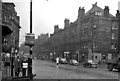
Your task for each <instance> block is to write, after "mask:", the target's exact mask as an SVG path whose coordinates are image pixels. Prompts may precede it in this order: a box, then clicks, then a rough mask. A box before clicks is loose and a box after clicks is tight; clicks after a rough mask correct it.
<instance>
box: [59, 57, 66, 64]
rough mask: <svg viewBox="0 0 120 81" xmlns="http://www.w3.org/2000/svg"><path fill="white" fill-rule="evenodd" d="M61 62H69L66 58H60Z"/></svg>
mask: <svg viewBox="0 0 120 81" xmlns="http://www.w3.org/2000/svg"><path fill="white" fill-rule="evenodd" d="M59 62H60V64H67V60H66V58H60V61H59Z"/></svg>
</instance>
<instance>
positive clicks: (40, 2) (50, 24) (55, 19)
mask: <svg viewBox="0 0 120 81" xmlns="http://www.w3.org/2000/svg"><path fill="white" fill-rule="evenodd" d="M2 1H3V2H13V3H15V6H16V7H15V9H16V11H17V13H18V16H20V26H21V27H22V28H21V30H20V43H22V42H24V41H25V39H24V38H25V37H24V36H25V33H29V27H30V24H29V22H30V18H29V17H30V16H29V12H30V0H2ZM119 1H120V0H33V33H35V35H36V37H37V36H38V35H39V34H41V33H53V31H54V25H56V24H58V25H59V27H60V28H63V27H64V19H65V18H68V19H70V22H74V21H75V20H76V19H77V16H78V8H79V7H80V6H81V7H84V8H85V12H87V11H88V10H89V9H91V8H92V4H94V3H95V2H97V5H98V6H99V7H101V8H102V9H104V6H109V9H110V13H111V14H112V15H114V16H115V14H116V10H117V9H118V2H119Z"/></svg>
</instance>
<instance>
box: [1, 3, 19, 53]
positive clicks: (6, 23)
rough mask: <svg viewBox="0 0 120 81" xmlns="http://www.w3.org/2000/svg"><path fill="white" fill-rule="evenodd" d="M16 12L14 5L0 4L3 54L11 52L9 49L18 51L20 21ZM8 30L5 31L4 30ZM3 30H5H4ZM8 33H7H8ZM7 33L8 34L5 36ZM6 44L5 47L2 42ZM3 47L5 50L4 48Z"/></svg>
mask: <svg viewBox="0 0 120 81" xmlns="http://www.w3.org/2000/svg"><path fill="white" fill-rule="evenodd" d="M19 20H20V19H19V16H17V12H16V11H15V5H14V3H7V2H5V3H4V2H3V4H2V28H3V30H2V32H3V33H2V35H3V37H2V41H3V52H9V53H10V52H11V47H14V48H16V49H18V47H19V31H20V28H21V27H20V21H19ZM5 27H6V28H8V30H6V28H5ZM4 29H5V30H4ZM8 32H9V33H8ZM7 33H8V34H7ZM5 41H6V42H7V46H5V45H4V42H5ZM4 46H5V48H4Z"/></svg>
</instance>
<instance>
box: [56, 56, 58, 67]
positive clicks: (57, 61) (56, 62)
mask: <svg viewBox="0 0 120 81" xmlns="http://www.w3.org/2000/svg"><path fill="white" fill-rule="evenodd" d="M56 64H57V66H56V67H57V68H58V67H59V57H57V58H56Z"/></svg>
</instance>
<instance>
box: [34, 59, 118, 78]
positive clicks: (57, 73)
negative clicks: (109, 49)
mask: <svg viewBox="0 0 120 81" xmlns="http://www.w3.org/2000/svg"><path fill="white" fill-rule="evenodd" d="M33 73H36V74H37V75H36V77H35V79H118V77H119V74H118V72H117V71H114V72H111V71H108V70H106V68H105V67H98V68H97V69H96V68H83V66H81V65H80V66H72V65H66V64H61V65H60V66H59V68H56V64H55V63H53V62H49V61H44V60H33Z"/></svg>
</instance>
